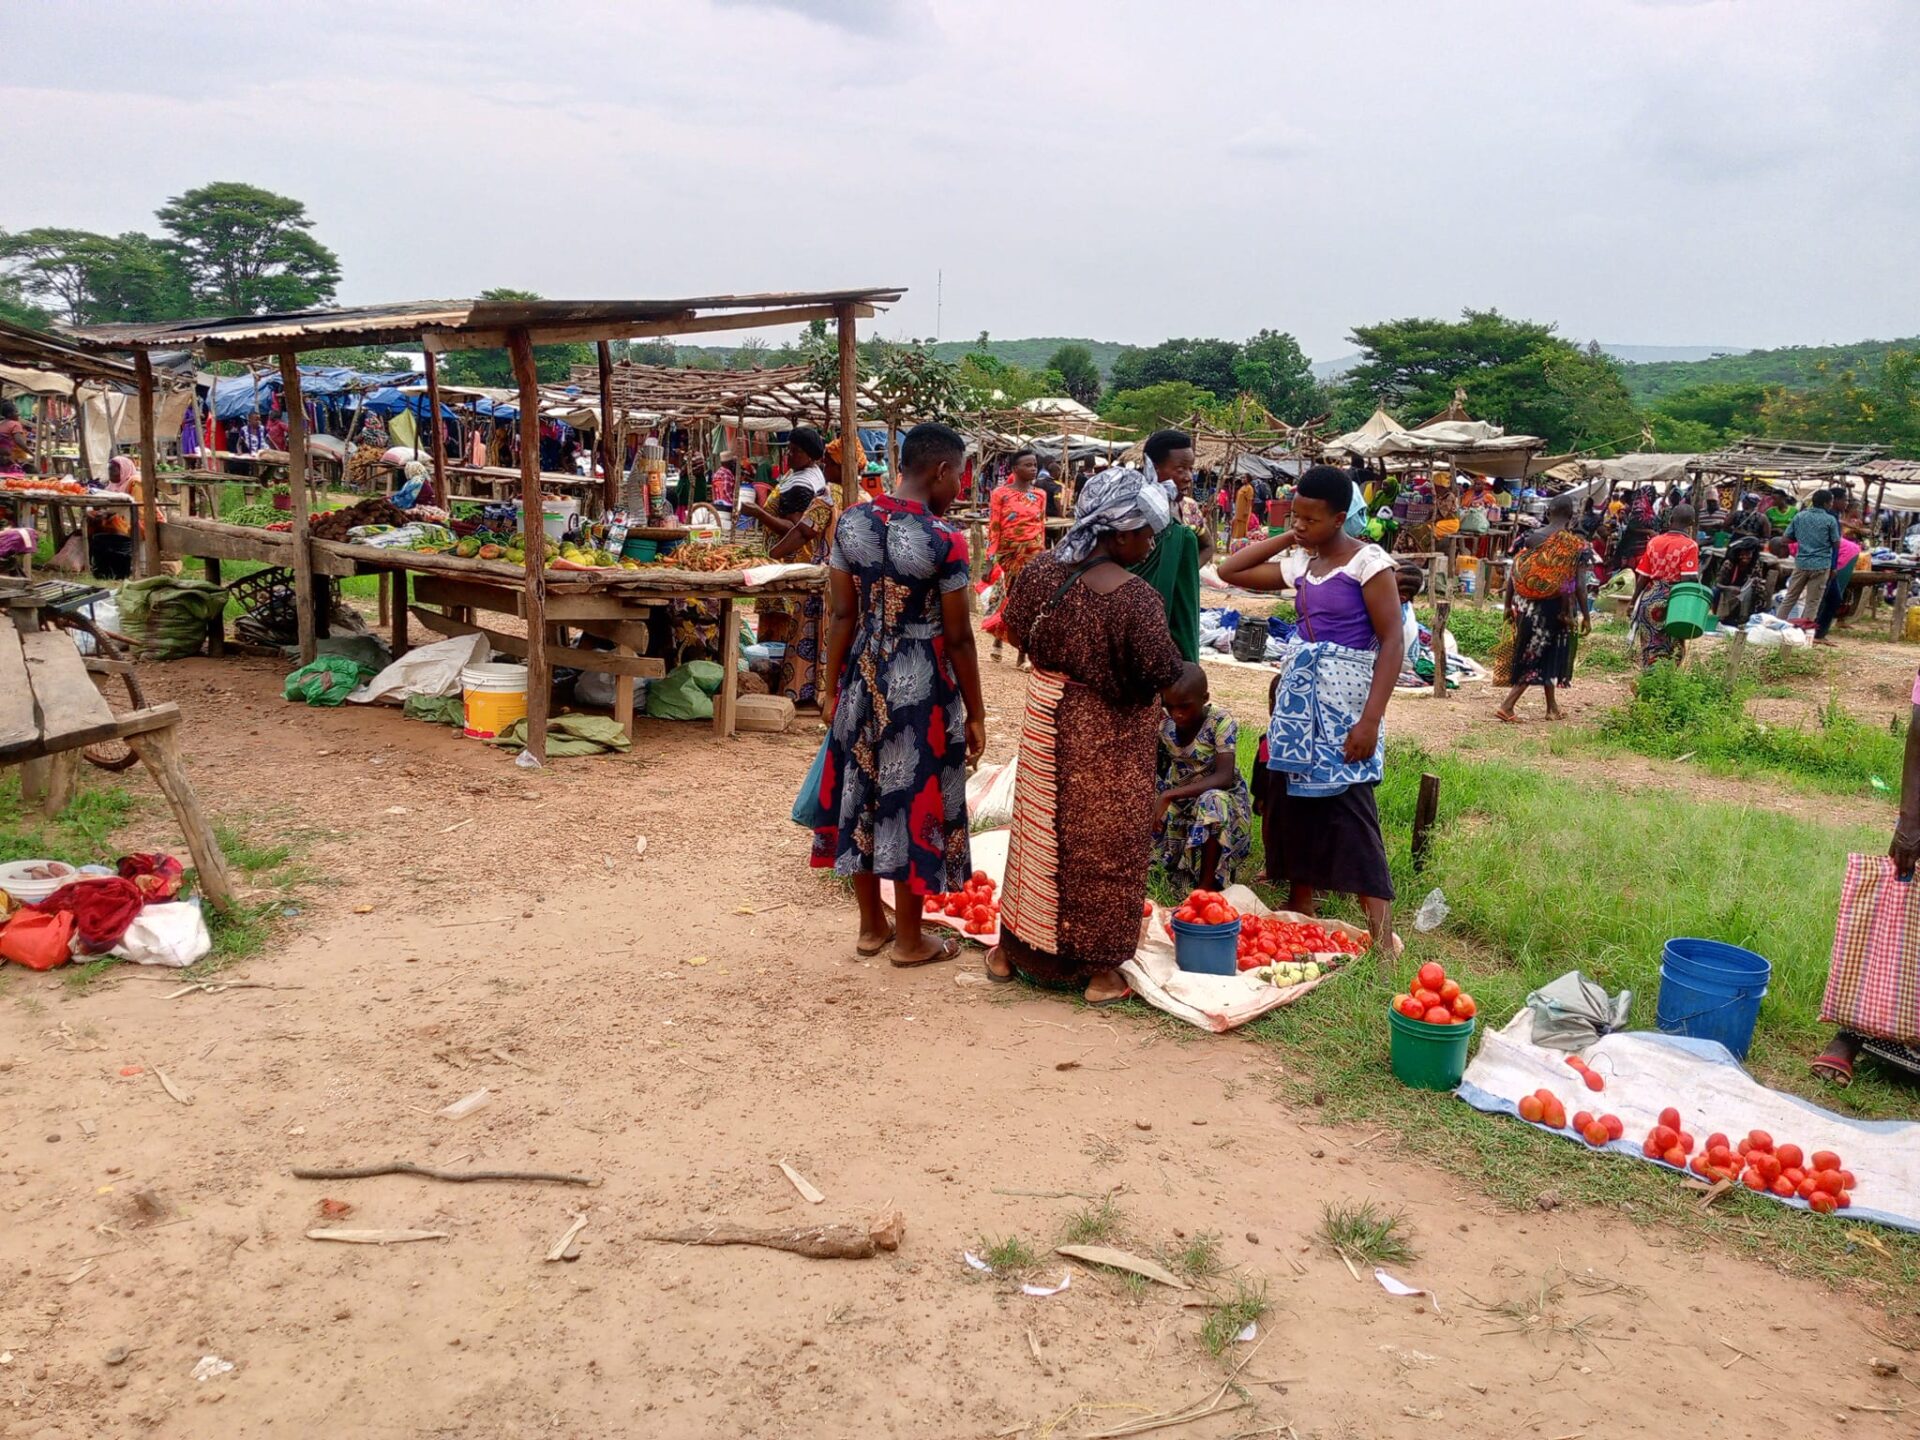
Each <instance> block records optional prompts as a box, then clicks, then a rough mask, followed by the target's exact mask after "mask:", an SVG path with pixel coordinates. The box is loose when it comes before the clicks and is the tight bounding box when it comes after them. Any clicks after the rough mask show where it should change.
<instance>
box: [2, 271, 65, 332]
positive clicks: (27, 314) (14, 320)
mask: <svg viewBox="0 0 1920 1440" xmlns="http://www.w3.org/2000/svg"><path fill="white" fill-rule="evenodd" d="M52 319H53V317H52V316H51V315H49V314H47V312H46V311H44V310H42V309H41V308H40V307H39V306H38V305H35V304H34V303H33V302H32V301H31V300H29V299H27V297H26V296H25V295H23V294H21V293H20V282H19V281H17V280H15V279H14V278H13V277H12V276H11V275H0V320H5V321H7V322H8V323H9V324H13V325H24V326H25V327H26V328H27V329H29V330H44V329H46V328H47V325H48V324H49V323H50V322H51V321H52Z"/></svg>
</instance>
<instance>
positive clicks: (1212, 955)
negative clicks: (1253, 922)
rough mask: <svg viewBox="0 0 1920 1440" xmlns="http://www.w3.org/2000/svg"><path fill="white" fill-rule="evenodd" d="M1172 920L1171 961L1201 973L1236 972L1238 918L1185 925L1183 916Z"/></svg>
mask: <svg viewBox="0 0 1920 1440" xmlns="http://www.w3.org/2000/svg"><path fill="white" fill-rule="evenodd" d="M1172 923H1173V963H1174V964H1176V965H1178V966H1179V967H1180V968H1181V969H1182V970H1192V971H1194V972H1195V973H1197V974H1201V975H1234V974H1237V973H1239V966H1238V961H1239V958H1240V922H1239V920H1238V919H1234V920H1229V921H1228V922H1227V923H1226V924H1224V925H1189V924H1188V923H1187V922H1186V921H1184V920H1175V921H1173V922H1172Z"/></svg>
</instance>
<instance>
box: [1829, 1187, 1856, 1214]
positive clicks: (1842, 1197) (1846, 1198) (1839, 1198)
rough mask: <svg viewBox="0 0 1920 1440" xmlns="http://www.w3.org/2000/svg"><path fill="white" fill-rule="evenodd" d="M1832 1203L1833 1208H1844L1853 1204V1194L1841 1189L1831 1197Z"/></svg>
mask: <svg viewBox="0 0 1920 1440" xmlns="http://www.w3.org/2000/svg"><path fill="white" fill-rule="evenodd" d="M1833 1204H1834V1208H1835V1209H1838V1210H1844V1209H1846V1208H1847V1207H1848V1206H1849V1205H1851V1204H1853V1196H1851V1195H1849V1194H1848V1193H1847V1192H1846V1191H1844V1190H1842V1191H1841V1192H1840V1193H1839V1194H1838V1195H1836V1196H1834V1197H1833Z"/></svg>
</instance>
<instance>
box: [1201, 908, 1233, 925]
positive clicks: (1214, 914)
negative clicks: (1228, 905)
mask: <svg viewBox="0 0 1920 1440" xmlns="http://www.w3.org/2000/svg"><path fill="white" fill-rule="evenodd" d="M1201 913H1202V915H1203V916H1204V917H1205V920H1206V923H1207V924H1209V925H1224V924H1226V923H1227V912H1226V909H1225V907H1224V906H1221V905H1209V906H1207V908H1206V909H1205V910H1204V911H1202V912H1201Z"/></svg>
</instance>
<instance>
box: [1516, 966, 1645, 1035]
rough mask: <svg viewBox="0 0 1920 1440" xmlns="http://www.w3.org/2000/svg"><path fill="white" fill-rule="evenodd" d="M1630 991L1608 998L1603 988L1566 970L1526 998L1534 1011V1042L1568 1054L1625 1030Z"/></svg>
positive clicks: (1574, 971)
mask: <svg viewBox="0 0 1920 1440" xmlns="http://www.w3.org/2000/svg"><path fill="white" fill-rule="evenodd" d="M1632 1006H1633V992H1632V991H1631V990H1622V991H1621V992H1620V993H1619V994H1618V995H1612V996H1610V995H1608V994H1607V990H1606V987H1605V986H1604V985H1599V984H1596V983H1595V982H1593V981H1592V980H1589V979H1587V977H1586V976H1584V975H1582V974H1581V973H1580V972H1579V971H1578V970H1569V971H1568V972H1567V973H1566V974H1565V975H1562V976H1561V977H1560V978H1559V979H1557V980H1549V981H1548V982H1547V983H1546V984H1545V985H1542V986H1541V987H1540V988H1539V989H1538V990H1536V991H1534V992H1533V993H1532V994H1531V995H1529V996H1527V1008H1528V1009H1530V1010H1532V1011H1533V1036H1532V1038H1533V1043H1534V1044H1536V1045H1540V1046H1544V1047H1545V1048H1547V1049H1549V1050H1565V1051H1568V1052H1569V1053H1571V1052H1573V1051H1576V1050H1584V1049H1586V1048H1587V1047H1588V1046H1589V1045H1591V1044H1593V1042H1594V1041H1596V1040H1598V1039H1599V1038H1600V1037H1601V1036H1602V1035H1607V1034H1611V1033H1612V1032H1613V1031H1615V1030H1624V1029H1626V1028H1627V1011H1628V1010H1629V1009H1631V1008H1632Z"/></svg>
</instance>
